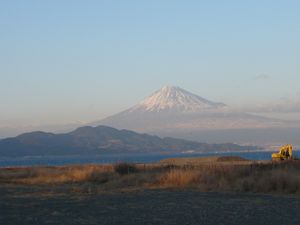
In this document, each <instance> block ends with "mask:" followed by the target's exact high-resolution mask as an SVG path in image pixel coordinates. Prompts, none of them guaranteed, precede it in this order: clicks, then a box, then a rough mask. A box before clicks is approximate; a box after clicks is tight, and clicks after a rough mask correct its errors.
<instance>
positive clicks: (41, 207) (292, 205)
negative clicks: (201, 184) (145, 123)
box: [0, 187, 300, 225]
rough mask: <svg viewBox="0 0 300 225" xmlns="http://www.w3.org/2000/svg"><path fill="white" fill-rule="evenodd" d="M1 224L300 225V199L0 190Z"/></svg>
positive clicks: (157, 192)
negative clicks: (54, 193) (58, 193)
mask: <svg viewBox="0 0 300 225" xmlns="http://www.w3.org/2000/svg"><path fill="white" fill-rule="evenodd" d="M0 224H1V225H34V224H38V225H42V224H62V225H76V224H78V225H79V224H80V225H81V224H86V225H94V224H95V225H96V224H103V225H175V224H178V225H188V224H190V225H250V224H251V225H260V224H261V225H268V224H272V225H277V224H278V225H289V224H294V225H299V224H300V198H299V197H292V196H289V197H284V196H271V195H257V194H228V193H201V192H197V191H193V190H145V191H139V192H125V193H104V194H99V193H98V194H83V193H73V194H63V195H51V194H49V193H47V194H42V193H37V192H31V191H30V190H29V189H28V190H27V189H22V188H20V187H18V188H12V187H0Z"/></svg>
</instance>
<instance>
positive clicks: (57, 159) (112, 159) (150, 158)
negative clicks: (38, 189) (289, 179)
mask: <svg viewBox="0 0 300 225" xmlns="http://www.w3.org/2000/svg"><path fill="white" fill-rule="evenodd" d="M271 154H272V152H271V151H260V152H230V153H229V152H226V153H201V154H200V153H198V154H188V153H186V154H182V153H181V154H180V153H178V154H159V153H139V154H102V155H88V156H82V155H80V156H79V155H78V156H74V155H72V156H39V157H36V156H35V157H19V158H1V157H0V167H15V166H59V165H70V164H86V163H97V164H105V163H117V162H132V163H152V162H158V161H160V160H162V159H166V158H182V157H201V156H202V157H205V156H229V155H230V156H233V155H234V156H241V157H243V158H246V159H251V160H270V159H271ZM299 155H300V154H299V150H298V151H294V156H297V157H299Z"/></svg>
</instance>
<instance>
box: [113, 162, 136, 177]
mask: <svg viewBox="0 0 300 225" xmlns="http://www.w3.org/2000/svg"><path fill="white" fill-rule="evenodd" d="M114 170H115V172H116V173H118V174H120V175H126V174H130V173H136V172H138V169H137V167H136V165H135V164H132V163H117V164H116V165H114Z"/></svg>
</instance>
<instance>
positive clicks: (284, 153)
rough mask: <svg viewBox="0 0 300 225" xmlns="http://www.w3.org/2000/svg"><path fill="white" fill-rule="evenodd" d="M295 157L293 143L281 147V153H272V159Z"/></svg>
mask: <svg viewBox="0 0 300 225" xmlns="http://www.w3.org/2000/svg"><path fill="white" fill-rule="evenodd" d="M292 158H293V146H292V145H291V144H287V145H284V146H282V147H281V148H280V151H279V153H273V154H272V160H285V159H292Z"/></svg>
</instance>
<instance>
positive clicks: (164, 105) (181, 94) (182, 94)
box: [128, 86, 226, 113]
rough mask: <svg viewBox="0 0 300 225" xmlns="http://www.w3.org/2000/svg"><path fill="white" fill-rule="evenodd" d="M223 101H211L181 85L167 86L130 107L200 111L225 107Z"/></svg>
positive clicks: (134, 109)
mask: <svg viewBox="0 0 300 225" xmlns="http://www.w3.org/2000/svg"><path fill="white" fill-rule="evenodd" d="M225 107H226V105H225V104H223V103H216V102H211V101H209V100H207V99H204V98H202V97H200V96H197V95H195V94H193V93H190V92H188V91H186V90H184V89H182V88H180V87H172V86H165V87H163V88H161V89H160V90H158V91H156V92H155V93H154V94H152V95H151V96H150V97H148V98H146V99H145V100H143V101H141V102H140V103H139V104H137V105H136V106H134V107H133V108H131V109H129V110H128V112H129V113H133V112H140V113H142V112H158V113H162V112H172V113H178V112H179V113H182V112H186V113H187V112H199V111H205V110H218V109H221V108H225Z"/></svg>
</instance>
